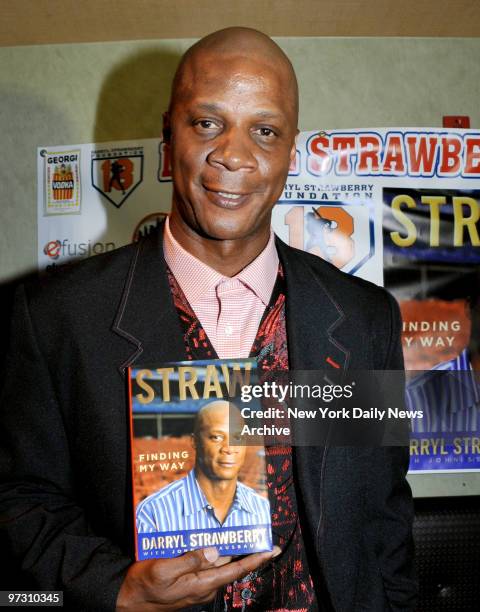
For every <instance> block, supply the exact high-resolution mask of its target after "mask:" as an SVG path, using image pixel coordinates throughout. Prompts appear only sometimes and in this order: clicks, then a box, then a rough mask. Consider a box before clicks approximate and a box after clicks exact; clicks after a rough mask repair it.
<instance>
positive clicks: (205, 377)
mask: <svg viewBox="0 0 480 612" xmlns="http://www.w3.org/2000/svg"><path fill="white" fill-rule="evenodd" d="M255 377H256V362H255V360H254V359H243V360H239V359H237V360H233V359H231V360H225V359H217V360H208V361H185V362H176V363H164V364H146V365H139V366H135V367H131V368H129V377H128V379H129V401H130V423H131V457H132V479H133V498H134V520H135V534H136V555H137V560H143V559H154V558H169V557H176V556H178V555H181V554H183V553H185V552H188V551H190V550H195V549H197V548H204V547H207V546H215V547H216V548H217V549H218V550H219V553H220V554H221V555H245V554H249V553H254V552H262V551H269V550H272V531H271V517H270V504H269V501H268V494H267V487H266V472H265V452H264V447H263V446H252V445H250V444H247V443H246V439H245V436H242V429H243V427H244V419H243V417H242V409H243V406H244V404H242V402H241V398H240V393H241V389H242V387H244V386H245V385H252V384H254V379H255Z"/></svg>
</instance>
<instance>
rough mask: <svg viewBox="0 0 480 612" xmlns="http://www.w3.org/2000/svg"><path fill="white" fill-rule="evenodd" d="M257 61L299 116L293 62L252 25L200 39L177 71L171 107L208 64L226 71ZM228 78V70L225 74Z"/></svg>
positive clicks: (183, 58)
mask: <svg viewBox="0 0 480 612" xmlns="http://www.w3.org/2000/svg"><path fill="white" fill-rule="evenodd" d="M242 61H243V62H249V63H250V64H253V65H256V67H257V69H258V73H259V74H262V73H264V74H266V75H267V74H268V75H272V74H275V75H276V76H277V78H278V80H279V84H280V87H281V88H282V90H283V93H284V95H285V100H286V101H287V104H288V105H289V106H290V108H291V109H292V111H293V120H294V122H295V127H296V123H297V120H298V85H297V78H296V76H295V71H294V69H293V66H292V64H291V62H290V60H289V59H288V57H287V56H286V55H285V53H284V52H283V51H282V49H280V47H279V46H278V45H277V44H276V43H275V42H274V41H273V40H272V39H271V38H270V37H269V36H267V35H266V34H263V33H262V32H259V31H258V30H253V29H251V28H241V27H233V28H225V29H224V30H218V31H217V32H213V33H212V34H209V35H208V36H205V37H204V38H202V39H200V40H199V41H198V42H196V43H195V44H194V45H192V46H191V47H190V48H189V49H188V50H187V51H186V53H185V54H184V55H183V57H182V59H181V61H180V64H179V66H178V68H177V71H176V73H175V77H174V80H173V85H172V94H171V99H170V111H171V110H172V109H173V108H174V106H175V103H176V101H177V100H178V98H182V97H183V96H186V95H187V96H188V95H189V92H190V91H191V89H192V87H194V86H195V82H196V80H197V79H199V78H202V76H205V72H206V69H207V68H211V67H212V66H215V65H217V66H218V67H219V69H221V70H224V71H226V72H228V71H229V69H230V70H239V69H241V67H240V66H241V63H242ZM225 77H226V79H227V73H226V74H225Z"/></svg>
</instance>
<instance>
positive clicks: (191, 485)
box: [183, 470, 255, 516]
mask: <svg viewBox="0 0 480 612" xmlns="http://www.w3.org/2000/svg"><path fill="white" fill-rule="evenodd" d="M185 485H186V488H187V491H186V495H184V500H183V508H184V515H185V516H189V515H191V514H194V513H196V512H198V511H199V510H203V508H206V507H207V506H209V505H210V504H209V503H208V500H207V498H206V497H205V494H204V492H203V491H202V489H201V488H200V485H199V484H198V481H197V478H196V476H195V470H190V472H189V473H188V474H187V476H186V477H185ZM236 507H240V508H242V509H243V510H246V511H247V512H250V513H251V514H254V513H255V508H254V507H253V506H252V504H251V502H250V500H249V497H248V488H247V487H246V486H245V485H242V484H241V483H240V482H237V488H236V491H235V497H234V499H233V504H232V508H236ZM232 508H231V509H230V511H231V510H232ZM229 514H230V512H229Z"/></svg>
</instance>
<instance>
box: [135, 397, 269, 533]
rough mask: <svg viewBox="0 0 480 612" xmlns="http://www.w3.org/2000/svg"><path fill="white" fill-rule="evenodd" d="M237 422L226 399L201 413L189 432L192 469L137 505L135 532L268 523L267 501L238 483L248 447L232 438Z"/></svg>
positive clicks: (238, 419)
mask: <svg viewBox="0 0 480 612" xmlns="http://www.w3.org/2000/svg"><path fill="white" fill-rule="evenodd" d="M233 419H235V420H233ZM241 422H243V419H242V418H241V416H240V412H239V411H238V409H237V410H235V409H234V408H233V405H232V404H229V402H226V401H224V400H215V401H213V402H209V403H208V404H206V405H204V406H202V408H200V410H199V411H198V413H197V416H196V419H195V425H194V432H193V443H194V448H195V452H196V454H195V468H194V469H193V470H191V471H190V472H189V474H187V476H185V477H184V478H181V479H179V480H175V481H173V482H172V483H170V484H169V485H167V486H166V487H164V488H163V489H160V491H156V492H155V493H153V494H152V495H149V496H148V497H147V498H145V499H144V500H143V501H142V502H140V504H139V505H138V507H137V511H136V517H137V531H138V532H139V533H150V532H155V531H161V532H169V531H183V530H186V529H211V528H217V527H222V526H223V527H241V526H244V525H269V524H270V504H269V503H268V500H267V499H265V498H264V497H262V496H261V495H258V493H256V492H255V491H254V490H253V489H252V488H250V487H247V486H245V485H244V484H242V483H241V482H238V474H239V472H240V470H241V469H242V467H243V465H244V463H245V456H246V450H247V447H246V445H245V444H240V445H239V444H237V445H235V444H232V443H231V441H230V438H231V437H232V435H233V436H235V435H236V434H237V432H236V430H235V429H234V428H235V427H236V424H238V432H241V429H240V427H241ZM237 435H239V436H240V433H238V434H237Z"/></svg>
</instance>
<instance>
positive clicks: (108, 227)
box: [37, 128, 480, 472]
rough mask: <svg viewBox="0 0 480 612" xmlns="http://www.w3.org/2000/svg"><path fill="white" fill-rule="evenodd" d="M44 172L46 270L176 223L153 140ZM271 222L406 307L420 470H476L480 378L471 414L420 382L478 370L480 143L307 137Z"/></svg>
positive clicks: (375, 133) (458, 134)
mask: <svg viewBox="0 0 480 612" xmlns="http://www.w3.org/2000/svg"><path fill="white" fill-rule="evenodd" d="M37 168H38V201H37V206H38V265H39V269H40V270H41V271H45V270H50V269H52V268H53V267H55V266H58V265H62V264H65V263H67V262H69V261H72V260H74V259H79V258H84V257H88V256H90V255H95V254H99V253H103V252H105V251H109V250H112V249H114V248H117V247H119V246H122V245H124V244H127V243H129V242H131V241H132V240H135V239H136V238H138V236H139V235H142V234H144V233H146V232H148V231H150V229H151V228H152V227H155V225H156V223H157V222H158V220H159V219H160V218H162V217H163V216H164V215H165V214H166V213H168V210H169V206H170V199H171V174H170V163H169V158H168V148H167V147H166V146H165V145H164V144H163V143H162V142H160V141H159V140H157V139H148V140H132V141H123V142H110V143H101V144H83V145H78V144H72V145H65V144H63V145H60V146H45V147H40V148H39V149H38V155H37ZM272 219H273V228H274V230H275V232H276V233H277V234H278V235H279V236H280V237H281V238H282V239H283V240H284V241H285V242H287V243H289V244H290V245H291V246H294V247H297V248H300V249H304V250H306V251H309V252H311V253H313V254H315V255H318V256H320V257H323V258H324V259H326V260H327V261H330V262H331V263H332V264H333V265H335V266H337V267H338V268H340V269H341V270H343V271H344V272H347V273H349V274H354V275H356V276H359V277H362V278H365V279H367V280H370V281H372V282H374V283H376V284H378V285H384V286H385V287H386V288H387V289H388V290H389V291H391V293H392V294H393V295H394V296H395V298H396V299H397V300H398V302H399V304H400V308H401V310H402V315H403V319H404V328H403V338H402V341H403V349H404V356H405V363H406V367H407V369H409V370H412V371H413V372H411V373H410V374H409V384H410V385H411V388H412V389H413V391H412V397H415V398H416V399H415V401H417V402H419V401H420V400H419V397H420V395H421V394H423V398H424V399H423V400H422V401H423V404H422V408H423V409H425V412H426V419H425V422H424V423H422V424H420V425H418V426H416V428H415V429H414V431H413V432H412V449H413V450H412V461H411V465H410V469H411V471H412V472H425V471H427V472H429V471H454V470H458V471H466V470H480V447H479V445H480V416H479V415H480V402H479V400H478V397H479V394H478V393H477V387H478V383H477V379H476V377H475V375H472V382H471V387H472V389H471V392H470V391H469V392H468V393H467V395H468V401H467V402H466V403H465V401H464V398H463V399H462V401H460V399H459V397H458V393H460V391H459V390H458V389H459V387H458V386H456V384H455V382H453V383H452V384H451V385H450V386H447V387H445V389H443V390H442V391H441V394H440V395H441V396H442V398H443V399H441V400H438V399H434V397H435V394H434V393H433V394H432V393H429V392H427V391H429V389H430V386H429V385H431V383H430V382H428V384H427V386H425V385H426V383H425V380H426V378H425V374H426V372H425V371H437V370H442V371H446V372H447V376H448V373H449V372H450V373H451V376H452V377H453V378H455V373H456V372H462V371H463V372H470V371H476V370H480V349H479V347H478V342H479V339H480V300H479V298H478V293H479V285H480V282H479V281H480V278H479V276H480V274H479V263H480V249H479V247H480V235H479V231H480V221H479V219H480V133H479V132H476V131H474V130H457V129H454V130H446V129H438V128H422V129H419V128H388V129H380V128H375V129H356V130H328V131H313V132H301V133H300V134H299V137H298V141H297V155H296V159H295V162H294V163H293V164H292V166H291V168H290V172H289V175H288V178H287V182H286V185H285V189H284V191H283V193H282V196H281V198H280V200H279V201H278V203H277V205H276V206H275V208H274V211H273V216H272ZM472 369H473V370H472ZM415 371H418V372H417V373H416V372H415ZM474 374H475V372H474ZM442 380H446V378H445V377H443V378H442ZM462 383H463V380H462ZM469 384H470V383H469ZM464 386H465V385H463V384H462V389H463V388H464ZM447 396H448V401H446V399H445V398H446V397H447ZM462 397H463V396H462ZM466 404H468V405H466ZM452 414H455V418H452Z"/></svg>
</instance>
